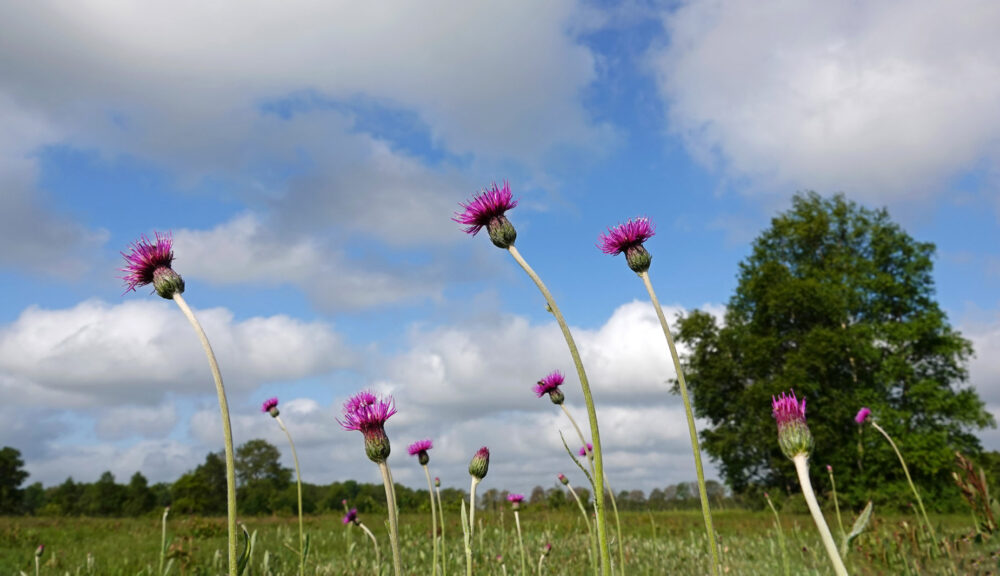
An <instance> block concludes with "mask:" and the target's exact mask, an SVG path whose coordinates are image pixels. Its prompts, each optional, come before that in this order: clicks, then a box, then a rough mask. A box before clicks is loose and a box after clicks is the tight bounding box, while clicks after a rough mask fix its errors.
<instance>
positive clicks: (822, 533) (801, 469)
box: [792, 454, 847, 576]
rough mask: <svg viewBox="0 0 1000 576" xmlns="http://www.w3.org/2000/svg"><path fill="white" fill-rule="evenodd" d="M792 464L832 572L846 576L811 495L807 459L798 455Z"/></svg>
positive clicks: (817, 506) (820, 512)
mask: <svg viewBox="0 0 1000 576" xmlns="http://www.w3.org/2000/svg"><path fill="white" fill-rule="evenodd" d="M792 462H794V463H795V472H796V473H797V474H798V476H799V485H801V486H802V496H804V497H805V499H806V505H807V506H809V513H810V514H812V517H813V522H815V523H816V529H817V530H818V531H819V537H820V539H822V540H823V547H824V548H826V554H827V556H829V557H830V563H831V564H832V565H833V571H834V572H836V573H837V576H847V568H845V567H844V561H843V560H842V559H841V558H840V552H838V551H837V545H836V544H834V542H833V535H832V534H830V527H829V526H827V525H826V518H824V517H823V512H822V511H821V510H820V509H819V503H818V502H817V501H816V494H815V493H813V489H812V482H811V481H810V480H809V457H808V456H806V455H805V454H798V455H796V456H795V458H792Z"/></svg>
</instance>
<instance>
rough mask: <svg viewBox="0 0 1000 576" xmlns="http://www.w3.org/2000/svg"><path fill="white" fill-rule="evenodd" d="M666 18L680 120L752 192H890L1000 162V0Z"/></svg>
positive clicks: (702, 7)
mask: <svg viewBox="0 0 1000 576" xmlns="http://www.w3.org/2000/svg"><path fill="white" fill-rule="evenodd" d="M663 23H664V27H665V28H666V30H667V32H668V33H669V35H670V43H669V45H668V46H666V47H659V48H656V49H654V50H653V51H651V53H650V59H649V62H650V66H651V68H652V70H653V72H654V74H655V76H656V79H657V81H658V84H659V88H660V92H661V95H662V97H663V99H664V101H665V103H666V105H667V107H668V116H669V123H670V127H671V129H672V130H673V131H674V132H676V133H677V134H679V135H680V136H681V137H682V138H683V139H684V141H685V143H686V145H687V147H688V149H689V150H690V151H692V152H693V153H694V154H695V155H696V156H697V157H699V158H701V159H702V160H704V161H706V162H708V163H720V164H721V165H722V167H723V168H724V169H725V170H726V171H727V172H728V173H729V174H730V175H731V176H732V177H733V178H734V179H737V180H744V179H749V181H750V187H751V188H755V189H767V188H772V189H773V188H776V187H782V188H786V189H792V190H794V189H796V188H815V189H818V190H826V191H838V190H843V191H846V192H848V193H849V194H850V195H851V196H852V197H855V198H861V199H864V200H867V201H872V202H891V201H893V200H899V199H902V198H908V197H912V196H913V195H929V194H931V193H934V192H938V191H940V190H941V188H940V185H941V184H942V183H943V182H944V181H945V180H946V179H948V178H950V177H953V176H955V175H957V174H961V173H963V172H965V171H970V170H975V169H978V168H981V167H982V163H983V162H985V163H986V165H987V166H992V167H993V169H994V170H995V169H996V167H997V165H998V160H1000V108H998V107H997V106H996V102H997V101H998V100H1000V36H998V35H997V34H996V30H997V28H998V27H1000V5H997V4H996V3H994V2H988V1H980V0H963V1H960V2H951V3H947V4H942V3H939V2H934V1H930V0H921V1H918V2H909V3H907V4H906V5H905V6H904V5H901V4H899V3H897V2H891V1H877V2H866V3H863V4H853V3H844V2H833V3H831V2H819V1H817V2H778V3H770V4H758V3H754V4H749V3H741V2H735V1H731V0H705V1H698V0H696V1H690V2H686V3H685V4H683V5H682V6H680V7H679V8H677V9H676V10H674V11H671V12H670V13H669V14H666V15H665V16H664V17H663ZM744 181H745V180H744Z"/></svg>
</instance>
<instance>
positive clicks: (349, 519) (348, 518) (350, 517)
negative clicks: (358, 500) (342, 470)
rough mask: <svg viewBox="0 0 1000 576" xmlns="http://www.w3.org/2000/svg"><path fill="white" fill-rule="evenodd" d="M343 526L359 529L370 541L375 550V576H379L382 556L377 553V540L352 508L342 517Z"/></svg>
mask: <svg viewBox="0 0 1000 576" xmlns="http://www.w3.org/2000/svg"><path fill="white" fill-rule="evenodd" d="M344 502H345V507H346V502H347V501H346V500H345V501H344ZM344 524H354V525H355V526H357V527H358V528H361V531H362V532H364V533H365V534H366V535H367V536H368V539H369V540H371V541H372V546H373V547H374V548H375V576H380V575H381V574H382V556H381V554H380V553H379V549H378V540H376V539H375V535H374V534H372V531H371V530H369V529H368V527H367V526H365V525H364V523H362V522H361V520H358V511H357V510H356V509H354V508H352V509H350V510H348V512H347V514H346V515H345V516H344Z"/></svg>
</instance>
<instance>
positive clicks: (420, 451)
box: [406, 440, 434, 466]
mask: <svg viewBox="0 0 1000 576" xmlns="http://www.w3.org/2000/svg"><path fill="white" fill-rule="evenodd" d="M433 447H434V444H432V443H431V441H430V440H417V441H416V442H414V443H413V444H410V446H409V447H408V448H407V449H406V451H407V452H409V453H410V456H416V457H417V458H418V459H419V460H420V465H421V466H426V465H427V463H428V462H430V460H431V459H430V456H428V455H427V451H428V450H430V449H431V448H433Z"/></svg>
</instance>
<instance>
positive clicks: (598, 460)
mask: <svg viewBox="0 0 1000 576" xmlns="http://www.w3.org/2000/svg"><path fill="white" fill-rule="evenodd" d="M507 251H508V252H510V255H511V256H513V258H514V260H515V261H516V262H517V263H518V264H519V265H520V266H521V268H523V269H524V271H525V273H527V274H528V276H529V277H530V278H531V280H532V281H533V282H534V283H535V286H537V287H538V290H539V291H540V292H541V293H542V296H543V297H545V302H546V303H547V304H548V306H549V310H550V311H551V312H552V315H553V316H555V318H556V322H558V323H559V328H560V330H562V333H563V338H565V339H566V345H567V346H568V347H569V353H570V355H571V356H572V357H573V364H575V365H576V373H577V376H579V378H580V387H581V389H582V390H583V400H584V402H585V403H586V405H587V417H588V419H589V420H590V437H591V442H593V444H594V466H595V468H596V472H595V474H594V492H595V494H594V509H595V511H596V513H597V540H598V542H599V544H600V551H601V573H602V574H603V575H604V576H610V575H611V556H610V553H609V548H608V528H607V524H606V523H605V519H604V457H603V456H602V454H601V434H600V431H599V429H598V426H597V409H596V408H595V407H594V397H593V395H592V394H591V393H590V381H589V380H587V373H586V371H585V370H584V369H583V360H581V359H580V352H579V351H578V350H577V348H576V342H575V341H574V340H573V334H572V333H570V331H569V325H568V324H566V319H565V318H563V315H562V312H560V311H559V306H557V305H556V301H555V300H554V299H553V298H552V294H551V293H550V292H549V289H548V288H546V287H545V283H544V282H542V279H541V278H540V277H539V276H538V274H536V273H535V271H534V270H532V268H531V266H529V265H528V263H527V262H526V261H525V260H524V258H523V257H522V256H521V253H520V252H518V250H517V248H515V247H514V246H513V245H511V246H510V247H508V248H507Z"/></svg>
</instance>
